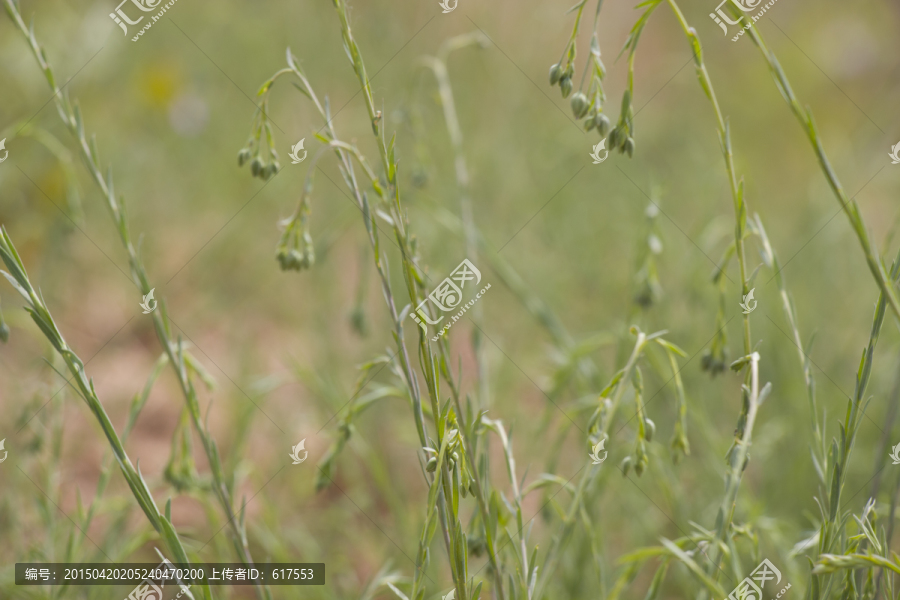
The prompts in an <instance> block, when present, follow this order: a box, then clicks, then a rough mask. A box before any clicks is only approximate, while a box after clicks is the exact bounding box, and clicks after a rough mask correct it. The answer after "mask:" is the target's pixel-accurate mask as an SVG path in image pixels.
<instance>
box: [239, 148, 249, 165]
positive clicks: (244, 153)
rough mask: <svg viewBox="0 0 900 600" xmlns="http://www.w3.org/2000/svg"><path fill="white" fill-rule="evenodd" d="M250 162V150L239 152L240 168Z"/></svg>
mask: <svg viewBox="0 0 900 600" xmlns="http://www.w3.org/2000/svg"><path fill="white" fill-rule="evenodd" d="M248 160H250V148H241V151H240V152H238V166H239V167H243V166H244V163H245V162H247V161H248Z"/></svg>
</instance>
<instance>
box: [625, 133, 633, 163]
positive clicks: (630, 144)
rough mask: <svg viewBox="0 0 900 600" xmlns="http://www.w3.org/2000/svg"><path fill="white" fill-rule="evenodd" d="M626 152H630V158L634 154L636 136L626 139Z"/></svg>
mask: <svg viewBox="0 0 900 600" xmlns="http://www.w3.org/2000/svg"><path fill="white" fill-rule="evenodd" d="M625 152H626V153H627V154H628V158H631V157H632V156H634V138H632V137H630V138H628V139H627V140H625Z"/></svg>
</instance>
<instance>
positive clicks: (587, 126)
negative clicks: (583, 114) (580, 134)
mask: <svg viewBox="0 0 900 600" xmlns="http://www.w3.org/2000/svg"><path fill="white" fill-rule="evenodd" d="M596 124H597V123H596V121H594V117H591V116H589V117H588V118H587V119H586V120H585V122H584V130H585V131H590V130H591V129H593V128H594V126H595V125H596Z"/></svg>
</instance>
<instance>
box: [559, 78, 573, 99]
mask: <svg viewBox="0 0 900 600" xmlns="http://www.w3.org/2000/svg"><path fill="white" fill-rule="evenodd" d="M559 89H561V90H562V97H563V98H568V97H569V94H571V93H572V78H571V77H563V78H562V79H560V81H559Z"/></svg>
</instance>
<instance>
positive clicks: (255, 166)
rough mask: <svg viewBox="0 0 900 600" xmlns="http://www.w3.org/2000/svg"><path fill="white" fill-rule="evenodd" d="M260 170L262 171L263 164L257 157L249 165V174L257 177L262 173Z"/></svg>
mask: <svg viewBox="0 0 900 600" xmlns="http://www.w3.org/2000/svg"><path fill="white" fill-rule="evenodd" d="M262 169H263V163H262V161H261V160H260V159H259V157H258V156H257V157H256V158H254V159H253V162H251V163H250V173H251V174H252V175H253V176H254V177H259V174H260V173H261V172H262Z"/></svg>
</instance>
